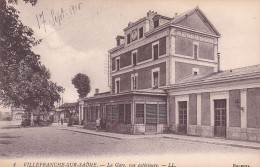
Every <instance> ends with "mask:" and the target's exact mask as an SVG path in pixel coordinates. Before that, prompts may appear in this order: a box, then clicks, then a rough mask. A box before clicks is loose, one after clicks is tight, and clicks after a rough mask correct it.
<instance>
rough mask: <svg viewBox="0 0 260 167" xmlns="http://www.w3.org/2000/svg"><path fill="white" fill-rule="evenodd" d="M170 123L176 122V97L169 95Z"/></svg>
mask: <svg viewBox="0 0 260 167" xmlns="http://www.w3.org/2000/svg"><path fill="white" fill-rule="evenodd" d="M169 124H170V125H173V124H175V97H174V96H170V97H169Z"/></svg>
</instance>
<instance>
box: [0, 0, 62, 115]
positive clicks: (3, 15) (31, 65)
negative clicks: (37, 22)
mask: <svg viewBox="0 0 260 167" xmlns="http://www.w3.org/2000/svg"><path fill="white" fill-rule="evenodd" d="M9 1H12V2H14V3H15V2H17V0H9ZM24 1H25V2H28V1H29V0H24ZM29 2H30V3H31V4H32V5H35V3H36V2H37V0H30V1H29ZM18 13H19V12H18V11H17V10H16V9H15V8H14V7H12V6H8V5H7V4H6V1H5V0H0V98H1V101H0V104H2V105H4V106H8V107H19V108H24V109H25V110H26V111H27V112H30V113H33V112H34V111H35V110H38V111H40V112H48V111H50V109H51V108H53V107H54V102H56V101H58V100H59V99H60V95H59V94H60V93H61V92H63V91H64V88H62V87H61V86H58V85H57V84H56V83H54V82H52V81H51V80H50V76H51V74H50V72H49V70H47V68H46V67H45V66H44V65H42V64H41V62H40V55H37V54H35V53H34V52H33V51H32V50H31V49H32V47H33V46H35V45H38V44H40V42H41V40H36V39H35V38H34V37H33V35H34V32H33V30H32V29H31V28H29V27H27V26H24V25H23V23H22V22H21V21H20V20H19V16H18Z"/></svg>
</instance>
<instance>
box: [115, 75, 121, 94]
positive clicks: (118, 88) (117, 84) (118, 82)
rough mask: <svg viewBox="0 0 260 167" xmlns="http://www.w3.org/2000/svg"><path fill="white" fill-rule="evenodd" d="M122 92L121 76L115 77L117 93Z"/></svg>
mask: <svg viewBox="0 0 260 167" xmlns="http://www.w3.org/2000/svg"><path fill="white" fill-rule="evenodd" d="M119 92H120V78H116V79H115V93H119Z"/></svg>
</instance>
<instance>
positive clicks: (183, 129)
mask: <svg viewBox="0 0 260 167" xmlns="http://www.w3.org/2000/svg"><path fill="white" fill-rule="evenodd" d="M178 132H179V133H181V134H187V101H180V102H179V131H178Z"/></svg>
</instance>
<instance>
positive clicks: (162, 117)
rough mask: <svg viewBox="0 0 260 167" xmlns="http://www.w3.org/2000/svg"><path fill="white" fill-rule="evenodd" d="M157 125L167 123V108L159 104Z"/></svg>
mask: <svg viewBox="0 0 260 167" xmlns="http://www.w3.org/2000/svg"><path fill="white" fill-rule="evenodd" d="M159 123H160V124H166V123H167V106H166V104H159Z"/></svg>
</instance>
